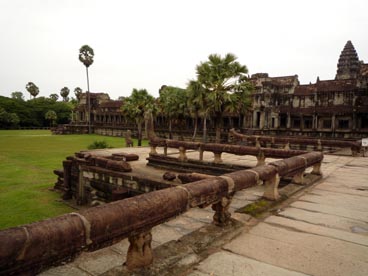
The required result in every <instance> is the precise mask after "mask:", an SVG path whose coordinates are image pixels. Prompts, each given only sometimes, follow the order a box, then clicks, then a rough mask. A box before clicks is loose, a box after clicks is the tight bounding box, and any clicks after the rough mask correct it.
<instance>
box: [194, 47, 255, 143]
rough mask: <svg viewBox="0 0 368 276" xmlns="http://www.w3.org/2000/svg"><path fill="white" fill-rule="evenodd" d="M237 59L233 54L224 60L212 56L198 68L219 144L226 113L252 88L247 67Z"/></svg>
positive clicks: (226, 56)
mask: <svg viewBox="0 0 368 276" xmlns="http://www.w3.org/2000/svg"><path fill="white" fill-rule="evenodd" d="M236 59H237V58H236V56H235V55H233V54H226V55H225V57H223V58H222V57H221V56H220V55H217V54H212V55H210V56H209V57H208V60H207V61H205V62H201V63H200V64H199V65H197V67H196V71H197V81H198V82H199V83H200V85H201V87H202V88H203V89H204V90H205V93H206V105H207V108H208V111H209V112H210V113H211V114H213V115H214V118H215V128H216V142H217V143H219V142H220V138H221V124H222V119H223V114H224V112H226V111H227V109H228V108H229V106H230V105H233V104H235V101H237V100H239V97H240V94H242V95H243V96H244V95H246V94H245V91H249V89H250V88H251V86H250V84H249V82H248V80H247V76H246V74H247V73H248V69H247V67H246V66H245V65H241V64H240V63H239V62H237V61H236ZM235 95H236V96H235Z"/></svg>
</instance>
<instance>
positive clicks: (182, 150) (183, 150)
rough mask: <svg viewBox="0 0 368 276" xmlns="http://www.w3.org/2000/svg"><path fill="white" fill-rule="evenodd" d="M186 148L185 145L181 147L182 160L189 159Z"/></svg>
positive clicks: (180, 158) (180, 156)
mask: <svg viewBox="0 0 368 276" xmlns="http://www.w3.org/2000/svg"><path fill="white" fill-rule="evenodd" d="M186 151H187V150H186V148H185V147H179V160H180V161H187V160H188V157H187V155H186Z"/></svg>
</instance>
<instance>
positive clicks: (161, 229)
mask: <svg viewBox="0 0 368 276" xmlns="http://www.w3.org/2000/svg"><path fill="white" fill-rule="evenodd" d="M124 151H125V152H134V153H137V154H139V155H140V161H136V163H134V162H132V163H131V164H132V168H133V172H134V171H135V172H136V173H142V174H143V173H144V174H146V175H147V174H149V175H156V177H157V174H158V173H162V171H160V170H158V169H155V168H152V167H148V166H145V165H144V164H146V160H145V157H146V156H148V152H149V149H148V148H138V149H137V148H125V149H124ZM100 152H101V154H103V153H104V151H103V150H101V151H100ZM169 153H172V154H175V151H174V150H173V151H171V152H170V151H169ZM187 155H188V157H189V158H193V159H198V152H187ZM206 159H207V160H208V161H210V160H212V159H213V154H211V153H205V156H204V160H206ZM222 159H223V160H224V162H230V163H235V164H239V165H240V164H241V165H249V166H254V165H255V164H256V162H257V161H256V158H255V157H252V156H234V155H228V154H223V155H222ZM270 161H273V160H272V159H269V160H268V159H267V162H270ZM367 169H368V158H364V157H350V156H334V155H325V158H324V160H323V166H322V171H323V174H324V177H323V179H322V180H321V181H319V182H318V183H316V184H314V185H312V186H310V187H307V188H306V189H304V190H301V189H300V188H301V186H298V185H291V186H290V185H288V186H286V187H285V188H281V189H280V193H281V194H287V195H288V197H289V199H288V200H286V201H285V202H283V203H281V204H280V205H279V206H277V207H276V208H274V210H273V211H272V212H268V213H267V214H265V215H264V216H262V217H260V218H258V219H255V218H252V217H250V216H248V215H245V214H240V213H234V211H235V210H236V209H238V208H241V207H243V206H245V205H247V204H249V203H251V202H254V201H256V200H257V199H259V198H260V196H261V195H262V194H263V186H256V187H253V188H250V189H246V190H244V191H240V192H237V193H236V194H235V197H234V199H233V201H232V205H231V210H232V213H233V217H234V218H235V219H237V220H239V221H241V222H242V224H241V226H240V227H239V225H237V226H236V227H233V228H232V229H222V230H221V228H218V232H221V231H222V232H226V231H227V235H225V236H216V237H215V238H216V239H219V240H221V239H222V241H217V246H211V248H209V249H208V250H207V252H206V253H205V254H203V253H198V252H197V251H196V250H195V249H192V248H193V247H190V246H189V247H190V248H189V250H188V248H187V247H186V246H184V242H183V244H182V252H181V256H174V255H175V254H179V255H180V252H175V253H172V254H171V255H170V256H169V257H170V258H168V259H173V260H175V262H177V264H176V265H175V266H176V267H177V270H175V267H174V268H171V269H170V270H167V271H166V272H165V273H162V272H161V274H162V275H173V274H174V273H175V274H178V271H179V272H180V273H181V274H182V275H192V276H202V275H305V274H307V275H348V274H350V275H368V259H367V256H368V170H367ZM161 175H162V174H161ZM290 187H291V188H292V189H290ZM212 215H213V211H212V210H210V207H208V208H205V209H191V210H189V211H188V212H186V213H184V214H183V215H181V216H179V217H178V218H176V219H174V220H171V221H169V222H166V223H164V224H161V225H159V226H157V227H155V228H153V230H152V236H153V242H152V247H153V248H155V250H154V253H155V254H158V255H160V254H161V252H162V250H165V247H166V250H167V247H170V246H171V245H173V246H174V245H176V246H177V245H178V244H179V245H180V243H181V242H182V241H184V240H188V239H190V237H191V236H193V237H196V236H195V235H196V234H198V232H204V233H207V231H208V236H210V235H211V234H212V235H213V233H212V232H211V231H210V228H211V227H212V228H214V227H215V226H212V225H211V222H212ZM231 232H232V233H231ZM197 242H200V241H197ZM128 244H129V243H128V241H127V239H125V240H123V241H122V242H120V243H117V244H115V245H113V246H110V247H108V248H104V249H101V250H98V251H95V252H84V253H82V254H81V255H80V256H79V257H77V258H76V259H75V260H74V261H73V262H71V263H68V264H65V265H62V266H59V267H55V268H51V269H49V270H47V271H45V272H43V273H42V275H122V274H123V275H126V274H127V272H126V271H125V270H124V269H123V267H122V264H123V263H124V262H125V257H126V252H127V249H128ZM168 244H169V245H170V246H167V245H168ZM179 248H180V246H179ZM179 251H180V250H179ZM158 262H169V260H165V259H164V260H163V259H162V258H161V259H160V258H156V259H155V261H154V264H153V266H154V267H157V265H159V264H157V263H158ZM180 266H182V267H185V272H184V271H183V269H181V270H180ZM145 273H146V274H147V275H149V274H155V270H154V269H152V270H151V271H150V270H148V271H145ZM136 275H139V273H138V274H136ZM157 275H159V274H157Z"/></svg>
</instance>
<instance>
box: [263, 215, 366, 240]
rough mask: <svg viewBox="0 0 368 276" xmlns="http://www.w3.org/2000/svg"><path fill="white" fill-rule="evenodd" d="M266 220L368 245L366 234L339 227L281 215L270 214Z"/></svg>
mask: <svg viewBox="0 0 368 276" xmlns="http://www.w3.org/2000/svg"><path fill="white" fill-rule="evenodd" d="M264 222H266V223H269V224H271V225H278V226H280V227H283V228H286V229H291V230H295V231H299V232H306V233H310V234H315V235H319V236H325V237H330V238H335V239H338V240H342V241H347V242H351V243H356V244H360V245H364V246H368V239H367V237H365V236H362V235H357V234H354V233H349V232H346V231H342V230H338V229H332V228H328V227H324V226H320V225H314V224H310V223H308V222H304V221H298V220H293V219H288V218H284V217H279V216H270V217H268V218H267V219H265V220H264Z"/></svg>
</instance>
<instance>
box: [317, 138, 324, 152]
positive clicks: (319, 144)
mask: <svg viewBox="0 0 368 276" xmlns="http://www.w3.org/2000/svg"><path fill="white" fill-rule="evenodd" d="M322 149H323V148H322V143H321V140H320V139H318V140H317V150H318V151H322Z"/></svg>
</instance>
